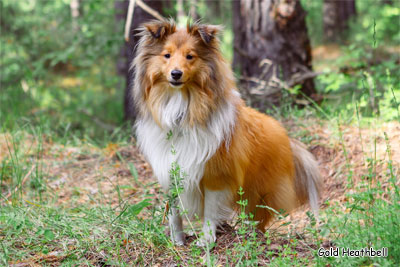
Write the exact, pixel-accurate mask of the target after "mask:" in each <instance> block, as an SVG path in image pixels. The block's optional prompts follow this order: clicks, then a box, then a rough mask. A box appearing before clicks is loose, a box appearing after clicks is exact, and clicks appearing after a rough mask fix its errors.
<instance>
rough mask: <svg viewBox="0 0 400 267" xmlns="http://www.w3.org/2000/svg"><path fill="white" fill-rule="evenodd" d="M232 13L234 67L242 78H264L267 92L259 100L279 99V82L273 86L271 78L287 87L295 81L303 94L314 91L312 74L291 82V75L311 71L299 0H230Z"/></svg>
mask: <svg viewBox="0 0 400 267" xmlns="http://www.w3.org/2000/svg"><path fill="white" fill-rule="evenodd" d="M233 15H234V18H235V19H234V20H233V21H234V22H233V23H234V25H233V29H234V33H235V35H234V60H233V65H234V68H235V70H236V71H239V72H240V73H241V74H242V76H243V77H245V78H246V77H253V78H257V79H258V80H261V81H266V83H264V85H269V86H264V87H265V88H264V89H266V90H270V91H271V93H268V92H267V94H266V95H269V97H268V99H263V100H262V101H263V102H264V101H267V102H269V103H270V104H271V103H273V104H278V103H279V100H280V96H281V92H280V91H281V90H280V89H281V87H282V83H281V84H280V85H278V86H275V88H274V86H272V85H271V82H274V81H278V84H279V80H283V81H285V82H286V83H287V84H289V86H291V87H292V86H294V85H297V84H299V85H301V91H302V92H303V93H304V94H306V95H307V96H311V97H313V96H314V94H315V92H316V91H315V86H314V81H313V79H312V78H304V79H301V78H300V79H297V82H293V81H294V80H295V79H294V78H295V77H301V76H304V75H303V74H306V73H307V74H310V73H311V72H312V65H311V45H310V40H309V38H308V35H307V27H306V23H305V15H306V13H305V11H304V10H303V8H302V7H301V5H300V1H299V0H241V1H233ZM260 64H264V65H263V66H261V65H260ZM257 79H251V81H252V82H254V81H255V80H257ZM262 84H263V83H261V85H262ZM253 87H254V84H253ZM263 104H264V103H261V104H260V103H259V104H258V105H261V106H263ZM256 106H257V104H256Z"/></svg>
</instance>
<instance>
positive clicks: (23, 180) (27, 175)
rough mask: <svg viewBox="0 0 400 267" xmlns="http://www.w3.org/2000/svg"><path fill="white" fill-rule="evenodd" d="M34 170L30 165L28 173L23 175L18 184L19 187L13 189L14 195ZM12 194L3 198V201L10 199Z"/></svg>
mask: <svg viewBox="0 0 400 267" xmlns="http://www.w3.org/2000/svg"><path fill="white" fill-rule="evenodd" d="M34 169H35V165H32V168H31V169H30V170H29V172H28V173H27V174H26V175H25V177H24V178H23V179H22V182H21V184H20V186H16V187H15V189H14V194H15V193H16V192H17V191H18V188H19V187H22V186H23V185H24V184H25V182H26V180H27V179H28V177H29V175H31V173H32V171H33V170H34ZM11 195H12V192H10V193H8V195H7V196H6V197H5V200H7V199H8V198H9V197H11Z"/></svg>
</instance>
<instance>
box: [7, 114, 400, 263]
mask: <svg viewBox="0 0 400 267" xmlns="http://www.w3.org/2000/svg"><path fill="white" fill-rule="evenodd" d="M304 112H306V111H299V113H303V114H304ZM293 114H294V115H293ZM295 114H296V113H295V112H294V113H293V112H292V115H291V116H296V115H295ZM311 114H312V113H311ZM299 117H300V116H299ZM306 117H307V116H306ZM308 117H309V119H308V120H314V124H313V125H314V127H315V128H319V130H316V129H308V130H306V129H307V126H308V125H310V121H307V119H306V120H305V121H300V120H298V122H297V123H295V124H294V125H293V124H290V123H289V124H288V125H289V127H290V128H291V129H292V133H294V134H295V135H297V137H302V136H303V137H306V136H307V135H308V131H313V133H314V136H315V138H311V139H309V138H306V139H304V140H306V141H307V142H308V143H309V145H310V146H321V147H322V146H325V147H327V148H329V147H335V146H336V148H337V152H340V153H341V154H340V155H339V159H340V160H341V161H340V162H339V163H337V162H335V161H334V162H333V164H332V165H329V166H330V167H333V166H336V167H339V166H342V171H339V173H338V174H337V175H336V178H335V179H336V180H337V179H344V180H340V183H342V184H343V188H348V191H349V193H346V194H342V195H340V196H339V197H337V198H330V197H328V199H327V200H326V201H325V202H326V203H325V204H324V207H325V208H323V209H322V210H321V223H320V224H321V225H320V227H319V228H317V226H316V224H315V220H313V219H312V218H311V219H310V218H307V217H304V216H303V217H302V218H301V219H298V218H297V220H296V218H295V220H294V221H293V222H290V221H291V219H290V218H281V219H279V220H277V221H276V222H275V224H276V225H277V226H278V227H276V228H274V227H272V228H271V229H270V230H269V231H267V232H266V234H262V233H260V232H257V230H255V227H254V225H252V224H248V223H247V220H248V219H249V217H248V216H251V215H248V214H245V213H241V214H240V215H239V218H238V221H234V222H232V224H231V225H233V227H232V226H230V227H229V226H227V227H226V229H225V230H224V231H223V233H222V234H219V235H218V241H217V243H216V244H214V245H213V246H211V247H210V248H209V249H203V248H199V247H197V246H196V245H195V242H194V239H195V238H194V237H190V238H189V240H188V241H189V243H188V245H187V246H186V247H174V246H173V244H172V243H171V242H170V238H169V235H168V231H167V228H166V226H165V225H164V224H163V223H162V218H163V215H164V210H163V208H164V201H165V198H164V197H163V194H162V193H161V192H160V190H159V186H158V184H157V183H156V182H155V180H154V179H153V178H151V173H150V170H149V167H148V166H146V163H145V162H144V161H143V159H140V154H138V153H137V151H136V148H135V147H134V146H133V145H132V144H131V143H130V142H129V139H128V138H127V136H129V134H128V132H124V130H120V129H117V131H119V132H118V133H114V139H113V141H114V142H110V140H107V139H105V141H99V140H97V141H94V142H91V141H90V140H85V139H79V138H78V137H75V138H72V137H71V135H57V134H53V132H52V131H50V130H49V129H48V128H46V127H40V126H34V125H32V124H31V123H26V124H25V125H23V126H22V127H18V128H16V129H15V130H11V131H9V132H3V133H2V138H3V139H2V142H1V145H2V148H3V147H6V148H7V150H6V153H4V152H2V155H1V168H0V174H1V178H0V181H1V189H2V199H1V211H0V229H1V231H0V239H1V246H0V261H1V264H4V265H7V264H12V263H17V262H19V263H25V264H28V263H29V264H34V263H35V264H41V265H52V264H59V265H62V266H70V265H76V264H78V265H88V266H92V265H110V266H132V265H156V264H166V263H171V264H172V263H174V264H177V265H179V266H187V265H190V266H193V265H199V264H200V265H208V266H215V265H218V264H223V265H226V266H231V265H237V266H254V265H256V264H261V265H263V264H269V265H271V266H286V265H290V266H304V265H321V266H322V265H323V266H325V265H327V264H330V265H345V266H346V265H348V266H353V265H370V264H380V265H383V266H390V265H393V264H396V263H399V262H400V258H399V256H400V251H399V249H398V246H397V245H396V244H397V240H398V239H399V238H400V236H399V234H398V231H397V229H398V223H399V222H400V218H399V214H400V213H399V210H400V206H399V205H398V203H400V202H399V200H400V196H399V190H398V186H399V185H398V179H397V177H398V172H399V169H398V168H399V167H398V165H397V163H396V162H394V161H393V157H398V155H397V154H396V153H398V152H397V151H393V149H392V148H391V144H392V145H393V142H392V141H391V140H390V138H391V137H390V135H387V134H386V135H383V136H381V137H380V138H378V137H374V138H375V140H374V139H372V140H371V138H372V137H371V136H367V134H366V132H367V133H368V132H371V129H368V128H362V127H361V126H360V125H361V124H362V123H361V122H360V123H357V124H356V125H354V126H349V125H344V123H342V122H341V123H339V124H338V125H339V126H338V127H336V129H335V127H333V129H332V132H331V134H332V135H329V136H327V137H326V136H325V137H324V134H323V132H322V130H326V129H325V126H324V125H326V124H327V123H328V122H326V121H323V120H322V121H321V120H320V121H315V119H311V117H312V116H311V115H309V116H308ZM292 119H293V118H292ZM292 119H291V120H290V121H291V122H293V120H292ZM360 119H362V118H360ZM328 124H329V123H328ZM382 125H383V126H382V127H384V124H382ZM349 127H350V128H351V127H353V128H351V130H349V129H350V128H349ZM71 134H72V133H71ZM118 135H126V137H121V136H118ZM350 137H352V138H350ZM360 137H361V138H362V142H361V143H362V147H363V151H362V155H361V156H358V157H357V156H356V154H355V152H357V149H355V148H353V147H351V146H350V145H349V142H354V141H355V140H359V138H360ZM349 138H350V139H349ZM103 140H104V139H103ZM359 145H360V147H361V144H359ZM382 146H383V147H385V149H384V151H383V152H384V153H382ZM343 147H346V153H345V152H344V150H343V149H341V148H343ZM2 151H4V150H2ZM327 183H328V184H329V183H330V182H329V181H328V182H327ZM346 190H347V189H346ZM8 192H11V196H10V197H9V198H6V195H7V193H8ZM243 205H245V202H243ZM299 221H302V222H304V224H305V227H302V228H296V225H294V223H295V222H299ZM193 225H194V226H193V230H195V231H197V232H198V233H199V232H200V224H199V222H197V221H194V222H193ZM291 228H293V230H290V229H291ZM288 229H289V230H288ZM327 244H331V245H334V246H338V247H350V248H354V249H356V248H364V247H369V246H372V247H374V248H381V247H388V248H389V257H388V258H319V257H317V256H316V251H317V249H318V248H319V247H320V246H326V245H327Z"/></svg>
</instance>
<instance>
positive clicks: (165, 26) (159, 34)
mask: <svg viewBox="0 0 400 267" xmlns="http://www.w3.org/2000/svg"><path fill="white" fill-rule="evenodd" d="M143 29H144V30H146V31H147V32H148V33H150V35H151V36H152V37H153V38H154V39H160V40H161V39H163V38H164V37H166V36H167V35H169V34H172V33H174V32H175V30H176V25H175V22H174V21H173V20H162V21H161V20H152V21H150V22H147V23H144V24H143Z"/></svg>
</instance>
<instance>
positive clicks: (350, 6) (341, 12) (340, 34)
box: [323, 0, 356, 42]
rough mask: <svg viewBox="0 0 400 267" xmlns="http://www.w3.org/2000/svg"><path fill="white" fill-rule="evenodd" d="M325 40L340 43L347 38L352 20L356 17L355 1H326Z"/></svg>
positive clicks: (324, 8)
mask: <svg viewBox="0 0 400 267" xmlns="http://www.w3.org/2000/svg"><path fill="white" fill-rule="evenodd" d="M323 13H324V19H323V21H324V39H325V41H326V42H338V41H341V40H342V39H343V38H345V37H346V31H347V30H348V29H349V21H350V18H351V17H353V16H354V15H356V2H355V0H341V1H338V0H324V5H323Z"/></svg>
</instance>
